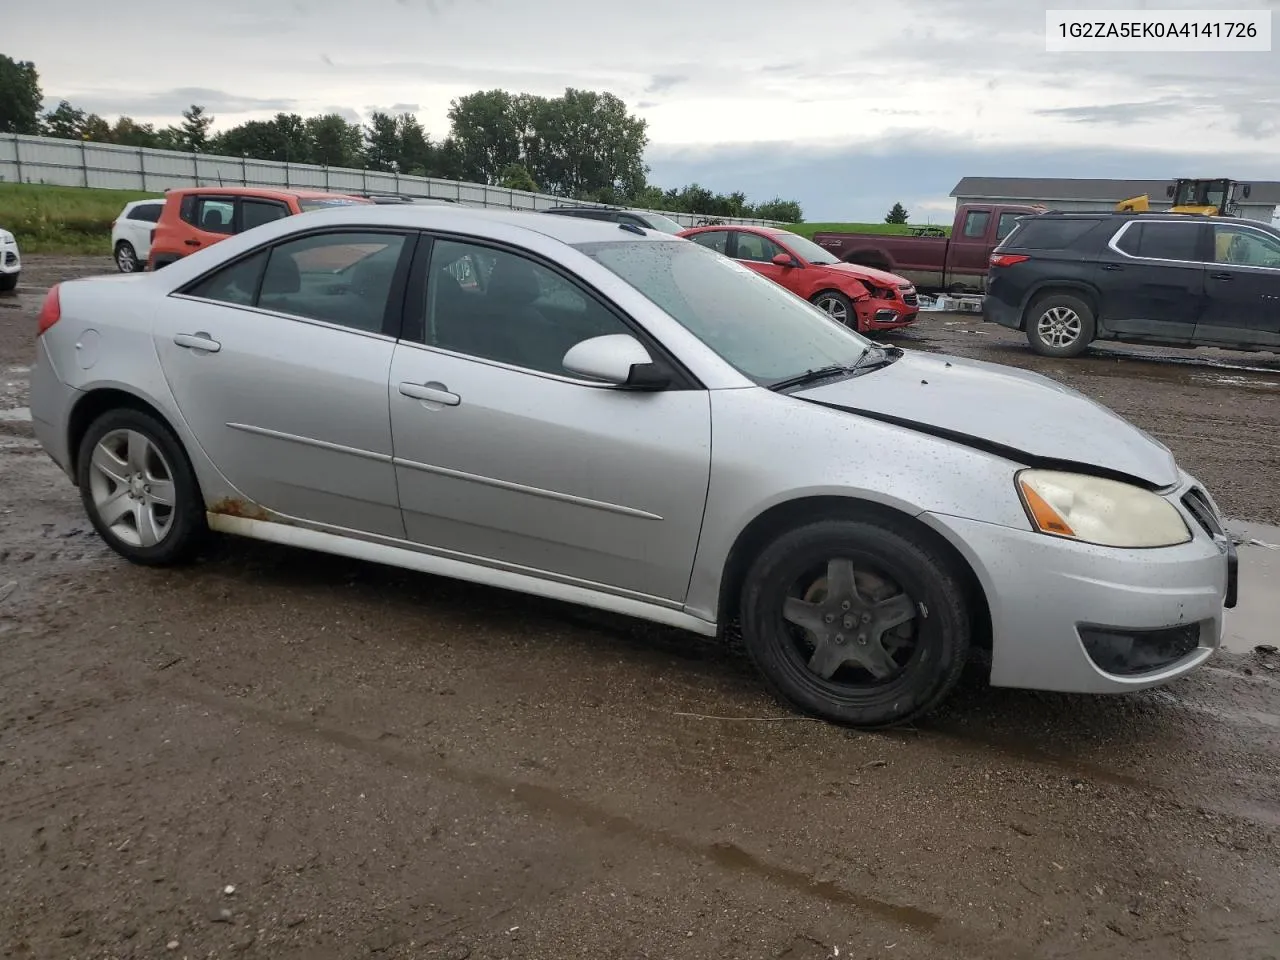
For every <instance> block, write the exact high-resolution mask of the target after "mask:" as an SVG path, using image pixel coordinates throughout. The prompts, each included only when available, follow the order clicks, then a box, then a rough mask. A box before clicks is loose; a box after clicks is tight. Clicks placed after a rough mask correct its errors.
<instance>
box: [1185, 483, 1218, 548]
mask: <svg viewBox="0 0 1280 960" xmlns="http://www.w3.org/2000/svg"><path fill="white" fill-rule="evenodd" d="M1182 505H1183V506H1184V507H1186V508H1187V511H1188V512H1189V513H1190V514H1191V515H1192V516H1193V517H1195V518H1196V523H1198V524H1200V526H1201V527H1203V528H1204V531H1205V533H1207V534H1209V536H1211V537H1221V536H1224V535H1225V534H1224V532H1223V529H1222V524H1220V523H1219V522H1218V518H1217V516H1216V515H1215V514H1214V512H1213V507H1212V506H1210V504H1209V498H1208V497H1206V496H1205V495H1204V491H1203V490H1201V489H1200V488H1199V487H1192V488H1191V489H1190V490H1188V491H1187V492H1186V493H1185V494H1183V496H1182Z"/></svg>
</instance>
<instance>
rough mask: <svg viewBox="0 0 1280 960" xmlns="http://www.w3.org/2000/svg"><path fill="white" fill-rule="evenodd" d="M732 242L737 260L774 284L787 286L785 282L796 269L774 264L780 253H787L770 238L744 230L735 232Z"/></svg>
mask: <svg viewBox="0 0 1280 960" xmlns="http://www.w3.org/2000/svg"><path fill="white" fill-rule="evenodd" d="M732 242H733V257H734V259H735V260H741V261H742V262H743V263H745V264H746V265H747V266H748V267H750V268H751V269H752V270H754V271H755V272H756V273H759V274H761V275H763V276H766V277H768V278H769V279H770V280H772V281H773V282H774V283H778V284H782V285H783V286H786V283H785V282H784V281H785V280H786V278H787V275H788V274H789V273H791V272H792V271H794V270H795V268H794V267H780V266H778V265H777V264H776V263H774V262H773V258H774V257H776V256H777V255H778V254H780V253H786V251H785V250H783V249H782V248H781V247H780V246H778V245H777V244H776V243H774V242H773V241H772V240H770V239H769V238H768V237H762V236H760V234H758V233H747V232H746V231H744V230H735V231H733V241H732Z"/></svg>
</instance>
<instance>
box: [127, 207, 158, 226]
mask: <svg viewBox="0 0 1280 960" xmlns="http://www.w3.org/2000/svg"><path fill="white" fill-rule="evenodd" d="M162 206H163V205H162V204H159V203H140V204H138V205H137V206H136V207H134V208H133V209H132V210H130V211H129V215H128V217H127V218H126V219H128V220H141V221H142V222H143V223H155V222H156V221H157V220H159V219H160V209H161V207H162Z"/></svg>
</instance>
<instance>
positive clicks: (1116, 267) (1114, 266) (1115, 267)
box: [1102, 263, 1124, 270]
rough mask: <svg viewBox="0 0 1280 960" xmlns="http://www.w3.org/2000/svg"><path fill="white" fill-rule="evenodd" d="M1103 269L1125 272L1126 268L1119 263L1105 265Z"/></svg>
mask: <svg viewBox="0 0 1280 960" xmlns="http://www.w3.org/2000/svg"><path fill="white" fill-rule="evenodd" d="M1102 269H1103V270H1123V269H1124V267H1122V266H1120V264H1118V263H1104V264H1103V265H1102Z"/></svg>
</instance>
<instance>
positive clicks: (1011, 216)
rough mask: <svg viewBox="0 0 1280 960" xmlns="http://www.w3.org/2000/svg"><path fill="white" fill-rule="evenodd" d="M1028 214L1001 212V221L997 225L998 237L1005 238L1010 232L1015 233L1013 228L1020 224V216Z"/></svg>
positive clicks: (998, 238)
mask: <svg viewBox="0 0 1280 960" xmlns="http://www.w3.org/2000/svg"><path fill="white" fill-rule="evenodd" d="M1023 216H1026V214H1023V213H1002V214H1000V222H999V223H998V224H997V225H996V239H997V240H1003V239H1004V238H1005V237H1007V236H1008V235H1009V234H1011V233H1013V228H1014V227H1016V226H1017V225H1018V218H1019V217H1023Z"/></svg>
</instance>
